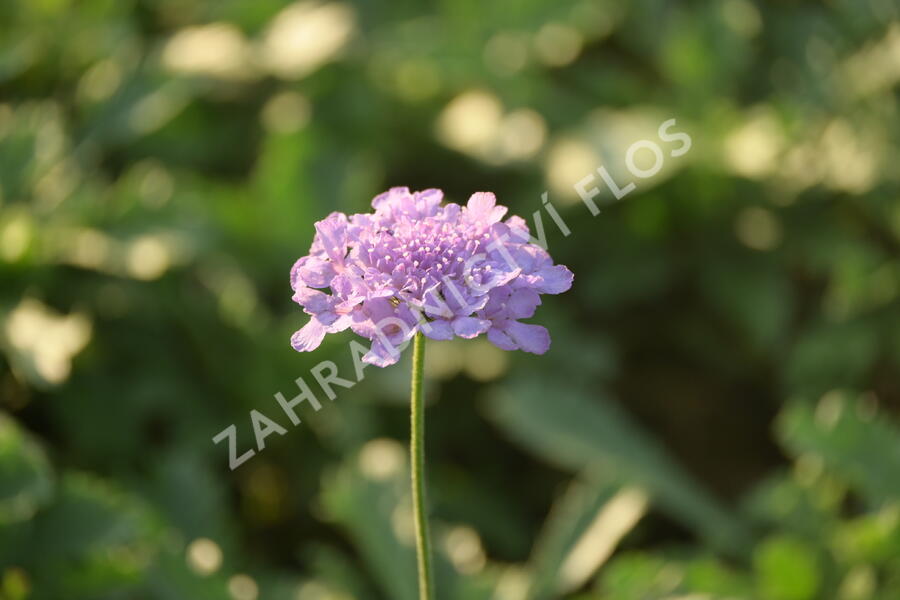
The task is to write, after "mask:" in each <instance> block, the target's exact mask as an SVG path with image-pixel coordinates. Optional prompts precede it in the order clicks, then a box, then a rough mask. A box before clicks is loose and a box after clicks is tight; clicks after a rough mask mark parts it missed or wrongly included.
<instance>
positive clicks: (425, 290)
mask: <svg viewBox="0 0 900 600" xmlns="http://www.w3.org/2000/svg"><path fill="white" fill-rule="evenodd" d="M442 199H443V192H441V191H440V190H434V189H432V190H425V191H422V192H410V191H409V189H408V188H392V189H391V190H389V191H387V192H385V193H383V194H380V195H379V196H376V197H375V199H374V200H372V207H373V208H374V209H375V212H374V213H367V214H356V215H350V216H349V217H348V216H347V215H344V214H343V213H338V212H335V213H332V214H330V215H329V216H328V217H327V218H326V219H324V220H322V221H319V222H318V223H316V235H315V238H314V239H313V243H312V246H311V247H310V249H309V255H307V256H304V257H303V258H301V259H300V260H298V261H297V262H296V263H295V264H294V267H293V269H291V287H292V288H293V289H294V297H293V299H294V301H295V302H297V304H299V305H300V306H302V307H303V309H304V311H305V312H306V313H307V314H309V315H310V316H311V317H312V318H311V319H310V321H309V323H307V324H306V325H305V326H304V327H303V328H302V329H300V330H299V331H297V332H296V333H295V334H294V336H293V337H292V338H291V345H292V346H293V347H294V349H295V350H298V351H300V352H306V351H310V350H314V349H315V348H317V347H318V346H319V344H321V343H322V339H323V338H324V337H325V334H326V333H335V332H338V331H343V330H344V329H347V328H350V329H352V330H353V331H354V332H355V333H357V334H358V335H361V336H363V337H365V338H367V339H369V340H371V341H372V346H371V349H370V351H369V352H368V353H367V354H366V355H365V356H364V357H363V360H364V361H365V362H367V363H370V364H373V365H377V366H382V367H383V366H387V365H390V364H393V363H395V362H397V360H398V358H399V356H400V353H399V350H398V347H399V346H401V345H402V344H404V343H405V342H407V341H408V340H409V339H410V338H412V336H413V335H415V334H416V332H419V331H421V332H422V333H423V334H425V335H426V336H428V337H430V338H432V339H436V340H449V339H452V338H453V337H454V336H458V337H462V338H474V337H476V336H478V335H481V334H482V333H486V334H487V337H488V339H489V340H490V341H491V342H492V343H494V344H495V345H496V346H498V347H500V348H502V349H504V350H517V349H520V350H524V351H526V352H532V353H535V354H543V353H544V352H546V351H547V349H548V348H549V347H550V334H549V333H548V331H547V329H546V328H545V327H542V326H540V325H532V324H528V323H522V322H521V321H520V319H527V318H529V317H531V316H532V315H533V314H534V311H535V309H536V308H537V306H538V305H539V304H540V303H541V299H540V295H541V294H559V293H561V292H564V291H566V290H567V289H569V288H570V287H571V285H572V279H573V275H572V272H571V271H569V269H567V268H566V267H564V266H563V265H554V264H553V260H552V259H551V258H550V255H549V254H548V253H547V251H546V250H544V249H543V248H541V247H540V246H538V245H536V244H533V243H530V242H529V239H530V236H529V232H528V226H527V225H526V224H525V221H524V220H523V219H521V218H520V217H515V216H514V217H510V218H508V219H506V220H505V221H502V219H503V216H504V215H505V214H506V207H505V206H499V205H497V204H496V199H495V198H494V194H491V193H489V192H478V193H475V194H473V195H472V196H471V197H470V198H469V201H468V203H467V204H466V206H465V207H462V206H460V205H458V204H453V203H448V204H444V205H442V204H441V200H442Z"/></svg>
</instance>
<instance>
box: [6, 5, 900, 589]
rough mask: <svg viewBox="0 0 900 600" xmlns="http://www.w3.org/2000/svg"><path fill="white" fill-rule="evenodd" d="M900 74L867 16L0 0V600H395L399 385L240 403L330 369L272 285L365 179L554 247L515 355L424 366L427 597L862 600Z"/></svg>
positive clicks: (399, 558) (882, 558)
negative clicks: (474, 197)
mask: <svg viewBox="0 0 900 600" xmlns="http://www.w3.org/2000/svg"><path fill="white" fill-rule="evenodd" d="M898 56H900V9H898V7H897V5H896V3H893V2H890V1H887V0H853V1H851V0H832V1H830V2H827V3H816V2H805V1H802V0H792V1H788V2H776V1H774V0H771V1H767V2H751V1H750V0H723V1H722V2H716V3H706V2H699V1H697V2H682V3H674V2H664V1H663V0H630V1H627V2H618V1H614V0H562V1H560V2H537V1H536V0H522V1H520V2H516V3H515V4H508V3H501V4H487V3H478V2H472V1H467V0H462V1H454V2H437V3H427V4H422V5H419V4H415V3H411V2H384V1H379V0H372V1H370V2H358V3H350V2H321V3H320V2H314V1H302V2H298V3H293V4H290V3H287V2H284V1H283V0H256V1H249V0H224V1H216V2H213V1H210V0H178V1H175V0H79V1H77V2H76V1H75V0H7V1H6V2H3V3H0V405H2V406H0V408H2V411H3V412H2V414H0V599H2V600H25V599H28V600H32V599H34V600H43V599H46V600H59V599H65V600H77V599H116V598H123V599H124V598H129V599H130V598H160V599H167V598H171V599H173V600H176V599H177V600H181V599H191V600H198V599H201V600H202V599H219V598H222V599H225V598H231V599H233V600H255V599H256V598H260V599H263V600H268V599H274V600H278V599H281V598H284V599H297V600H324V599H333V600H338V599H348V598H358V599H364V600H376V599H379V598H384V599H389V600H414V598H415V587H414V584H413V581H414V568H415V565H414V560H413V551H412V547H411V545H410V526H411V521H410V506H409V498H408V494H407V483H406V477H407V475H406V473H407V468H406V458H405V453H404V449H403V448H404V444H405V440H406V426H407V414H406V410H407V407H406V404H405V402H406V386H407V379H408V365H407V364H402V365H397V366H396V367H394V368H390V369H386V370H384V371H378V372H376V369H374V368H367V369H366V372H365V379H364V380H363V381H362V382H361V383H359V384H358V385H356V386H355V387H354V388H352V389H351V390H338V391H339V395H338V399H337V400H336V401H334V402H330V401H325V404H324V406H323V409H322V410H321V411H319V412H313V411H312V410H311V409H310V407H304V408H302V409H300V412H301V413H302V414H301V418H302V420H303V423H302V424H301V425H299V426H297V427H291V426H290V424H289V422H288V421H287V419H286V418H284V416H283V415H282V414H281V413H280V412H279V409H278V406H277V404H276V402H275V400H274V398H273V395H274V394H275V393H276V392H282V393H284V394H285V395H286V396H288V397H290V396H292V395H293V394H295V393H296V392H295V391H293V390H294V389H295V384H294V380H295V379H296V378H297V377H301V376H302V377H305V378H306V379H307V380H309V377H308V374H309V370H310V368H311V367H312V366H314V365H315V364H316V363H318V362H319V361H320V360H323V359H332V360H335V361H336V363H337V364H338V366H339V369H340V372H341V375H342V376H344V377H352V375H351V374H352V372H353V371H352V363H351V355H350V353H349V352H348V350H347V346H346V344H347V341H348V339H349V338H348V337H346V336H331V337H333V338H334V339H329V340H327V341H326V343H325V344H324V345H323V346H322V348H320V349H319V350H318V351H317V352H316V353H314V354H313V355H300V354H297V353H294V352H293V351H292V350H291V349H290V347H289V344H288V340H289V337H290V334H291V333H292V332H293V331H294V330H296V329H298V328H299V327H300V326H301V325H302V324H303V323H304V319H305V317H304V316H303V314H302V313H301V311H300V310H299V309H298V308H297V307H296V306H295V305H292V303H291V302H290V290H289V287H288V283H287V275H288V271H289V269H290V266H291V265H292V263H293V261H294V260H295V259H296V258H297V257H299V256H300V255H302V254H304V253H305V251H306V249H307V247H308V245H309V242H310V240H311V236H312V232H313V227H312V224H313V222H314V221H315V220H317V219H320V218H323V217H324V216H325V215H327V214H328V213H329V212H331V211H333V210H340V211H344V212H361V211H366V210H367V205H368V202H369V199H370V198H371V197H372V196H374V195H375V194H376V193H378V192H380V191H382V190H384V189H386V188H388V187H390V186H394V185H408V186H410V187H413V188H415V189H421V188H426V187H441V188H443V189H444V190H445V192H446V194H447V196H448V198H449V199H450V200H453V201H457V202H461V201H464V200H465V198H466V197H467V196H468V195H469V194H470V193H472V192H474V191H477V190H492V191H494V192H496V193H497V194H498V197H499V199H500V201H501V203H503V204H506V205H508V206H510V207H511V210H512V212H513V213H516V214H521V215H522V216H524V217H526V218H527V219H528V220H529V222H530V221H531V220H532V218H531V216H532V213H533V212H534V211H537V210H540V209H541V193H542V192H543V191H544V190H549V198H550V200H551V201H552V202H553V203H554V205H555V206H556V207H557V209H558V210H559V211H560V213H561V214H562V216H563V218H564V219H565V220H566V222H567V224H568V225H569V227H570V229H571V230H572V235H571V236H568V237H564V236H563V235H561V233H560V232H559V231H558V230H556V229H555V227H554V226H553V224H552V222H551V220H550V219H549V217H548V215H547V214H546V213H544V214H543V221H544V225H545V227H546V228H547V233H548V241H549V244H550V249H551V251H552V253H553V255H554V257H555V259H556V260H557V261H558V262H561V263H563V264H567V265H569V266H570V267H571V268H572V270H573V271H574V272H575V274H576V279H575V286H574V288H573V289H572V291H570V292H569V293H567V294H565V295H563V296H560V297H554V298H552V299H550V300H548V301H547V302H545V305H544V306H543V307H542V308H541V309H540V311H539V313H538V320H539V321H541V322H543V323H546V324H547V325H548V326H549V328H550V330H551V333H552V335H553V339H554V342H553V347H552V349H551V351H550V352H549V353H548V354H547V355H545V356H543V357H533V356H528V355H523V354H520V353H503V352H501V351H499V350H496V349H495V348H493V347H492V346H490V345H489V344H488V343H487V342H485V341H484V340H475V341H470V342H466V343H459V342H446V343H431V344H430V346H429V348H428V356H427V359H426V365H427V369H428V377H429V390H428V394H427V395H428V398H429V402H430V406H429V410H428V436H429V439H428V456H429V467H428V468H429V485H430V496H431V504H432V506H433V517H434V523H435V524H434V529H435V537H436V546H437V557H436V560H437V571H438V572H437V580H438V590H439V594H440V598H441V599H443V598H459V599H467V600H468V599H472V600H476V599H485V600H488V599H497V600H541V599H549V598H563V597H565V598H572V599H578V600H593V599H614V600H629V599H635V600H637V599H641V600H644V599H650V598H673V599H674V598H692V599H698V598H715V599H725V598H732V599H734V598H741V599H750V598H753V599H756V598H758V599H761V600H812V599H815V598H829V599H831V598H833V599H837V600H892V599H894V598H897V597H900V432H898V428H897V424H896V422H897V416H898V412H900V376H898V373H900V171H898V170H897V164H900V160H898V159H900V155H898V144H897V141H898V139H900V113H898V102H897V83H898V81H900V61H898V58H897V57H898ZM670 118H675V119H676V120H677V126H676V127H675V128H674V130H676V131H681V132H686V133H688V134H689V135H690V136H691V139H692V146H691V149H690V151H689V152H688V153H687V154H685V155H684V156H680V157H672V156H670V155H669V154H668V153H669V152H670V151H671V150H672V149H673V147H672V146H671V144H666V143H663V142H660V141H659V139H658V136H657V127H658V126H659V124H660V123H662V122H663V121H665V120H667V119H670ZM641 139H648V140H653V141H657V142H659V143H660V144H661V147H662V148H663V150H664V152H665V161H664V165H663V168H662V170H661V171H660V173H659V174H658V175H656V176H654V177H652V178H649V179H636V178H635V177H633V176H632V175H630V173H629V172H628V171H627V170H626V168H625V163H624V159H625V156H626V152H627V149H628V147H629V146H630V145H631V144H632V143H633V142H635V141H638V140H641ZM601 165H603V166H604V167H606V168H608V169H609V171H610V172H611V173H612V175H613V177H614V179H615V180H616V181H617V182H618V183H619V184H620V185H624V184H625V183H626V182H627V181H629V180H634V181H635V182H636V184H637V189H636V190H635V191H634V192H633V193H631V194H630V195H628V196H627V197H626V198H625V199H623V200H622V201H620V202H614V201H613V198H612V197H611V195H610V194H609V193H605V194H604V195H603V196H601V197H600V198H598V203H602V204H603V206H602V208H603V210H602V212H601V213H600V214H599V215H598V216H596V217H591V215H590V212H589V211H588V209H587V208H586V207H585V206H584V205H583V204H582V203H581V201H580V200H579V198H578V196H577V194H576V193H575V187H574V186H575V184H576V183H577V182H578V181H579V180H581V179H583V178H584V177H586V176H587V175H590V174H592V173H594V174H596V168H597V167H599V166H601ZM598 182H599V179H597V178H596V175H595V181H594V184H597V183H598ZM601 201H602V202H601ZM323 400H324V399H323ZM251 409H256V410H259V411H261V412H263V413H264V414H266V415H267V416H270V417H272V418H275V419H276V420H278V421H279V422H280V424H281V425H282V426H285V427H286V428H287V429H288V433H287V434H286V435H284V436H274V435H273V436H271V437H269V438H268V439H267V440H266V441H267V447H266V449H265V450H264V451H262V452H260V453H259V454H258V455H257V456H254V457H253V458H252V459H251V460H250V461H248V462H247V463H246V464H244V465H243V466H241V467H240V468H239V469H238V470H236V471H234V472H231V471H229V470H228V467H227V465H228V457H227V448H225V447H224V445H214V444H213V443H212V441H211V439H212V437H213V436H215V435H216V434H217V433H218V432H219V431H221V430H223V429H224V428H225V427H227V426H228V425H229V424H232V423H234V424H236V425H237V430H238V446H239V450H238V451H239V453H240V452H243V451H244V450H246V449H248V448H251V447H253V443H252V439H253V436H252V432H251V430H250V423H249V417H248V412H249V411H250V410H251Z"/></svg>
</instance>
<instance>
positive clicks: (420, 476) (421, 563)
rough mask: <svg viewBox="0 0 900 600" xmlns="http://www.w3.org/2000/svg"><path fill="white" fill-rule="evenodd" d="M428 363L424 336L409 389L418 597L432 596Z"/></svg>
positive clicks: (418, 339)
mask: <svg viewBox="0 0 900 600" xmlns="http://www.w3.org/2000/svg"><path fill="white" fill-rule="evenodd" d="M424 364H425V336H424V335H422V333H421V332H420V333H417V334H416V337H415V340H414V341H413V360H412V386H411V387H412V389H411V392H410V435H409V458H410V465H411V467H412V500H413V517H414V518H415V521H416V559H417V563H418V567H419V600H432V599H433V598H434V586H433V583H432V575H431V538H430V536H429V533H428V514H427V511H426V510H425V394H424V392H423V390H422V378H423V375H424V373H423V371H424V368H423V367H424Z"/></svg>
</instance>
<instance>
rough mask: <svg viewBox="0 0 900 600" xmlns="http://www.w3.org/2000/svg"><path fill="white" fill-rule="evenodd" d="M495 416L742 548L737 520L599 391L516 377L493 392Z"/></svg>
mask: <svg viewBox="0 0 900 600" xmlns="http://www.w3.org/2000/svg"><path fill="white" fill-rule="evenodd" d="M490 413H491V415H492V416H493V418H494V420H495V421H496V422H497V423H498V424H499V425H500V426H501V427H502V428H503V429H504V430H506V431H507V432H508V433H509V434H510V435H511V436H512V437H513V438H514V439H515V440H517V441H518V442H519V443H521V444H522V445H523V446H525V447H527V448H529V449H530V450H532V451H533V452H535V453H536V454H537V455H539V456H541V457H542V458H544V459H546V460H548V461H549V462H551V463H554V464H556V465H559V466H561V467H563V468H566V469H571V470H577V471H581V470H584V469H587V470H601V471H603V472H604V473H607V474H609V475H611V476H615V477H619V478H621V479H620V480H621V481H623V482H628V483H631V484H634V485H637V486H640V487H642V488H644V489H645V490H646V491H647V492H649V493H650V495H651V498H653V499H654V500H655V501H656V502H657V503H658V504H659V507H660V508H661V509H662V510H664V511H665V512H667V513H668V514H670V515H671V516H672V517H673V518H675V519H678V520H679V521H681V522H682V523H684V524H685V525H687V526H688V527H690V528H692V529H693V530H695V531H697V532H698V533H699V534H700V535H701V536H703V537H704V538H706V539H707V540H708V541H709V542H710V543H712V544H714V545H716V546H717V547H719V548H721V549H723V550H726V551H731V552H739V551H740V550H741V549H742V548H745V547H746V543H747V536H746V533H745V532H744V529H743V526H742V524H741V523H740V522H739V521H738V520H737V519H736V518H735V517H734V516H733V515H732V514H731V513H730V512H728V511H727V510H726V509H724V508H723V507H722V506H720V505H719V503H718V502H716V500H715V499H713V498H712V497H711V496H710V495H709V494H708V493H706V492H705V491H704V490H703V489H702V488H700V487H699V486H698V485H697V484H696V483H695V482H694V481H693V479H692V478H691V477H690V476H689V475H688V474H687V473H685V472H684V470H683V469H682V468H681V467H680V466H679V465H678V464H677V463H676V462H674V461H673V460H671V459H670V458H669V457H668V455H667V454H666V452H665V451H664V450H663V449H662V448H661V447H660V446H659V444H658V443H657V442H656V441H655V440H654V439H653V438H652V437H650V436H649V435H648V434H647V433H646V432H644V431H643V430H642V429H640V427H638V426H637V425H636V424H635V423H633V422H632V420H631V419H630V418H629V417H628V416H627V415H626V414H625V413H624V412H623V411H622V410H621V409H619V408H617V407H616V406H615V405H614V404H613V403H612V402H610V401H609V400H608V399H607V398H606V397H605V396H604V395H603V394H599V393H595V395H594V397H593V398H592V397H590V396H588V395H587V394H584V393H581V392H580V391H578V390H576V389H572V386H567V385H566V384H565V383H563V382H559V383H558V384H557V385H554V384H553V381H552V380H549V379H543V380H541V381H540V382H538V381H534V380H525V379H522V380H520V381H519V382H518V384H516V385H514V386H513V387H510V388H507V389H505V390H502V391H500V392H498V393H497V394H496V396H495V397H494V398H493V399H492V401H491V403H490Z"/></svg>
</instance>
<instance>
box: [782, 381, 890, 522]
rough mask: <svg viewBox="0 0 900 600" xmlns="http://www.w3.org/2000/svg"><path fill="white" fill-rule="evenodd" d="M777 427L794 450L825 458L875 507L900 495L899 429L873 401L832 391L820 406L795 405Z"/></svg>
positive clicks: (785, 413) (789, 447)
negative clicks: (882, 413) (880, 412)
mask: <svg viewBox="0 0 900 600" xmlns="http://www.w3.org/2000/svg"><path fill="white" fill-rule="evenodd" d="M777 428H778V433H779V437H780V438H781V440H782V442H783V443H784V445H785V446H786V447H787V448H788V450H789V451H790V452H791V453H792V454H794V455H795V456H796V455H800V454H802V453H805V452H809V453H812V454H814V455H818V456H820V457H821V458H822V460H824V462H825V465H826V466H827V468H828V469H830V470H832V471H833V472H834V473H836V474H837V475H838V476H840V477H842V478H843V479H844V480H845V481H846V482H847V483H849V484H850V485H852V486H855V487H856V489H858V491H859V492H861V493H862V494H863V495H864V496H865V497H866V498H867V499H868V500H869V502H871V503H872V504H873V505H874V506H879V505H881V504H882V503H884V502H887V501H891V500H896V499H897V498H900V431H898V429H897V427H896V426H895V425H894V424H893V423H890V422H889V421H888V420H887V419H885V418H884V417H883V416H881V415H880V414H878V413H877V411H875V409H874V404H873V403H872V402H870V401H867V400H864V399H861V398H859V397H856V396H853V395H851V394H849V393H844V392H839V391H833V392H829V393H828V394H826V395H825V396H823V397H822V399H821V400H820V401H819V403H818V406H816V407H813V406H811V405H809V404H807V403H802V402H796V403H793V404H792V405H791V406H790V407H788V408H787V410H785V411H784V413H783V414H782V416H781V418H780V419H779V420H778V426H777Z"/></svg>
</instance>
